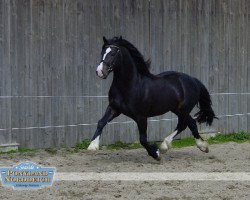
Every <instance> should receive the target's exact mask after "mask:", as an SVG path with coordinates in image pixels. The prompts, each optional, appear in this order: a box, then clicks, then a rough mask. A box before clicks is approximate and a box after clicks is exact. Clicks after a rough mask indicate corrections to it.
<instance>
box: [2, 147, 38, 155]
mask: <svg viewBox="0 0 250 200" xmlns="http://www.w3.org/2000/svg"><path fill="white" fill-rule="evenodd" d="M35 151H36V150H35V149H29V148H18V149H17V150H10V151H7V152H0V154H13V153H31V152H32V153H33V152H35Z"/></svg>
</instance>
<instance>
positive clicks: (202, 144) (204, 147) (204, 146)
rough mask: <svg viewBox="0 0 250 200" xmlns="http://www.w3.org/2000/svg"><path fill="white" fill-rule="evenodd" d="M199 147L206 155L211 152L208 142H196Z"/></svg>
mask: <svg viewBox="0 0 250 200" xmlns="http://www.w3.org/2000/svg"><path fill="white" fill-rule="evenodd" d="M196 144H197V147H198V148H199V149H200V150H201V151H202V152H205V153H208V152H209V149H208V143H207V142H206V141H201V140H196Z"/></svg>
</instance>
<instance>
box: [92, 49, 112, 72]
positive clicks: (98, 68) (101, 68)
mask: <svg viewBox="0 0 250 200" xmlns="http://www.w3.org/2000/svg"><path fill="white" fill-rule="evenodd" d="M109 52H111V48H110V47H109V48H107V49H106V51H105V53H104V55H103V58H102V60H105V58H106V56H107V55H108V53H109ZM102 70H103V62H101V63H100V64H99V65H98V67H97V69H96V71H97V75H98V76H99V77H102V76H103V73H102Z"/></svg>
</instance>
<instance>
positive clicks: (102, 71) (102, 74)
mask: <svg viewBox="0 0 250 200" xmlns="http://www.w3.org/2000/svg"><path fill="white" fill-rule="evenodd" d="M96 75H97V76H98V77H99V78H102V79H106V78H107V77H108V75H109V71H108V66H107V65H105V64H104V63H103V62H101V63H100V65H99V66H98V67H97V69H96Z"/></svg>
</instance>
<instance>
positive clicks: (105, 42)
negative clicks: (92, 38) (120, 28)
mask: <svg viewBox="0 0 250 200" xmlns="http://www.w3.org/2000/svg"><path fill="white" fill-rule="evenodd" d="M102 39H103V42H104V44H107V43H108V40H107V39H106V38H105V36H103V37H102Z"/></svg>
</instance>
